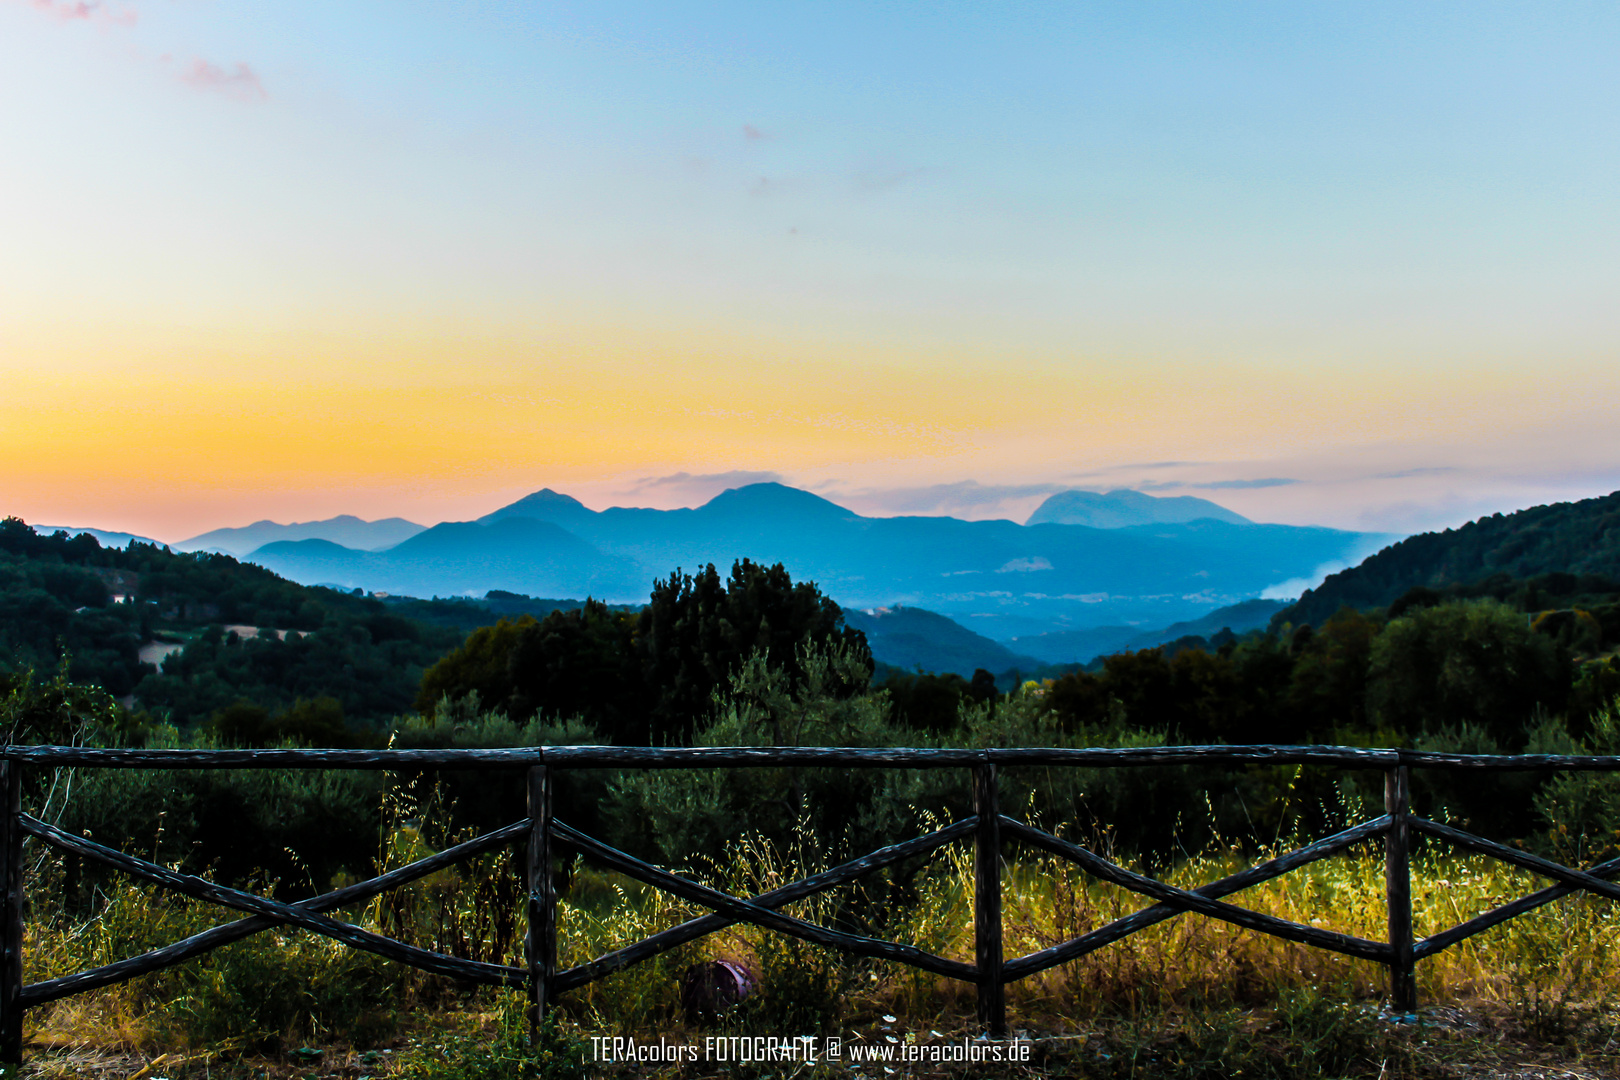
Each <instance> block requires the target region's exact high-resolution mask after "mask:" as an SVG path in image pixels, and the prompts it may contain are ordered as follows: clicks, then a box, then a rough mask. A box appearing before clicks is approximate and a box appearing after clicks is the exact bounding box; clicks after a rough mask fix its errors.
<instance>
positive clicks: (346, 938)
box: [17, 814, 526, 986]
mask: <svg viewBox="0 0 1620 1080" xmlns="http://www.w3.org/2000/svg"><path fill="white" fill-rule="evenodd" d="M17 821H18V822H19V823H20V824H21V826H22V829H23V831H25V832H27V833H29V834H31V835H33V836H37V837H39V838H40V839H41V840H44V841H46V842H47V843H49V844H51V845H53V846H54V847H59V848H62V849H63V850H65V851H72V852H76V853H77V854H79V855H81V856H82V857H84V858H86V859H89V860H90V861H92V862H98V863H101V864H102V865H103V866H110V867H112V868H113V869H115V870H122V871H123V872H124V873H126V874H129V875H131V876H132V877H137V878H140V879H141V880H143V881H150V882H152V883H153V884H155V885H161V886H162V887H164V888H165V889H172V890H173V891H175V892H178V893H182V894H184V895H186V896H191V897H195V898H196V899H198V900H206V901H208V902H209V903H212V904H219V905H221V906H223V907H230V908H236V909H237V910H238V911H246V912H251V913H252V914H254V915H267V916H270V917H272V918H275V919H277V920H279V921H281V922H284V923H289V924H291V925H293V926H297V927H299V928H300V929H303V930H310V931H313V932H315V933H317V934H322V935H324V936H326V937H329V938H333V939H335V940H337V941H341V942H343V944H345V945H349V946H352V947H353V948H356V949H363V950H365V951H366V952H370V953H376V954H377V955H378V956H382V957H385V958H387V959H389V960H397V961H398V962H400V963H402V964H409V965H410V966H412V967H417V968H421V969H422V970H424V971H431V972H433V973H434V974H436V975H448V976H450V977H451V978H454V979H464V980H467V981H470V982H480V983H496V984H498V985H502V986H523V985H524V983H525V981H526V973H525V972H524V970H523V969H522V968H516V967H506V966H503V965H501V964H487V963H484V962H483V961H481V960H463V959H461V958H459V957H454V956H445V955H444V954H442V953H436V952H431V951H429V950H427V949H419V948H417V947H416V946H415V945H407V944H405V943H404V942H402V941H395V940H394V939H393V938H387V937H383V936H382V935H381V934H373V933H372V932H371V931H369V930H362V929H361V928H360V927H358V926H355V925H354V924H353V923H346V922H339V921H338V920H336V919H330V918H327V917H326V916H325V915H321V914H318V913H316V912H314V911H311V910H309V909H307V908H299V907H297V906H296V905H293V904H284V903H282V902H281V901H279V900H270V899H268V898H266V897H263V896H256V895H254V894H253V893H249V892H243V891H242V890H240V889H232V888H229V887H227V886H224V885H220V884H218V883H216V882H212V881H209V880H207V879H206V878H200V877H196V876H195V875H192V874H181V873H178V872H176V871H174V870H170V869H169V868H168V867H166V866H159V865H158V864H157V863H153V862H147V861H146V860H145V859H138V858H136V857H135V856H133V855H126V854H124V853H123V852H121V851H114V850H113V849H112V848H109V847H103V846H102V845H100V844H97V843H94V842H93V841H90V840H85V839H83V838H82V837H78V836H74V835H73V834H72V833H68V832H63V831H62V830H61V829H58V828H57V827H56V826H54V825H49V824H46V823H45V822H43V821H40V820H39V819H38V818H35V817H31V816H29V815H28V814H19V815H18V816H17Z"/></svg>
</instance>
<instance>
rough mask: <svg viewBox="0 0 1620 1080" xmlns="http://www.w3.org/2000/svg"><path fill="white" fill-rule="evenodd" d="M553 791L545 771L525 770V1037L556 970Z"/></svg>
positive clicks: (533, 1028) (535, 1025)
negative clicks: (527, 919) (526, 842)
mask: <svg viewBox="0 0 1620 1080" xmlns="http://www.w3.org/2000/svg"><path fill="white" fill-rule="evenodd" d="M552 796H553V791H552V784H551V776H550V772H549V770H548V769H547V768H546V766H544V765H536V766H534V767H533V768H531V769H530V770H529V850H528V859H527V860H526V878H527V885H528V889H527V890H526V891H527V893H528V903H529V930H528V935H527V937H526V939H525V941H524V945H525V950H524V951H525V953H526V955H527V958H528V966H529V970H528V983H529V986H528V990H529V1033H530V1034H531V1035H534V1034H535V1033H537V1032H538V1031H539V1030H540V1022H541V1021H542V1020H544V1019H545V1016H546V1005H547V1003H548V1002H549V1001H550V1000H551V996H552V994H553V992H554V991H553V987H552V979H553V977H554V975H555V972H556V968H557V885H556V882H555V881H554V880H553V878H552V876H551V813H552V805H553V798H552Z"/></svg>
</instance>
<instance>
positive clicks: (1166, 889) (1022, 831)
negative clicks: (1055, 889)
mask: <svg viewBox="0 0 1620 1080" xmlns="http://www.w3.org/2000/svg"><path fill="white" fill-rule="evenodd" d="M1001 831H1002V835H1004V836H1009V837H1012V838H1014V839H1018V840H1022V841H1023V842H1024V843H1026V844H1029V845H1030V846H1032V847H1038V848H1041V849H1042V850H1045V851H1050V852H1051V853H1052V854H1054V855H1061V856H1063V857H1064V858H1067V859H1070V860H1072V861H1073V862H1076V863H1078V864H1080V866H1081V867H1083V868H1084V869H1085V870H1086V871H1087V872H1088V873H1090V874H1091V875H1092V876H1094V877H1099V878H1101V879H1102V880H1104V881H1107V882H1111V883H1112V884H1115V885H1120V886H1123V887H1124V888H1127V889H1130V890H1131V891H1132V892H1138V893H1141V894H1143V895H1144V896H1151V897H1153V898H1154V899H1155V900H1163V901H1167V902H1175V903H1177V904H1179V905H1181V906H1182V907H1184V908H1186V909H1187V910H1189V911H1196V912H1198V913H1199V914H1200V915H1208V916H1210V917H1211V918H1215V919H1220V920H1221V921H1222V922H1229V923H1232V924H1233V925H1236V926H1241V927H1243V928H1244V929H1245V930H1257V931H1259V932H1260V933H1262V934H1270V935H1271V936H1273V937H1280V938H1283V939H1285V940H1287V941H1297V942H1299V943H1300V944H1301V945H1311V946H1314V947H1316V948H1318V949H1327V950H1329V951H1331V952H1338V953H1344V954H1346V955H1347V956H1357V957H1360V958H1361V959H1363V960H1376V961H1378V962H1379V963H1387V962H1388V959H1389V946H1388V945H1386V944H1384V943H1383V942H1381V941H1368V940H1367V939H1366V938H1360V937H1354V936H1352V935H1350V934H1340V933H1336V932H1334V931H1332V930H1322V929H1319V928H1317V927H1314V926H1304V925H1302V924H1300V923H1296V922H1289V921H1288V920H1287V919H1278V918H1275V917H1273V916H1271V915H1262V914H1260V913H1259V912H1256V911H1249V910H1248V909H1246V908H1240V907H1236V906H1234V905H1232V904H1223V903H1221V902H1220V901H1219V900H1211V899H1209V898H1208V897H1205V896H1200V895H1198V894H1197V893H1196V892H1188V891H1187V890H1185V889H1178V888H1176V887H1175V886H1174V885H1166V884H1165V883H1164V882H1162V881H1155V880H1154V879H1153V878H1150V877H1143V876H1142V875H1141V874H1136V873H1132V872H1131V871H1129V870H1127V869H1125V868H1124V867H1123V866H1118V865H1116V864H1114V863H1111V862H1109V861H1108V860H1107V859H1105V858H1103V857H1102V856H1101V855H1098V854H1096V853H1094V852H1091V851H1087V850H1086V849H1085V848H1083V847H1081V846H1080V845H1078V844H1071V843H1069V841H1067V840H1062V839H1059V838H1058V837H1056V836H1053V835H1052V834H1051V833H1048V832H1042V831H1041V830H1040V829H1034V828H1031V827H1030V826H1028V825H1025V824H1024V823H1023V822H1020V821H1014V820H1013V819H1012V818H1009V817H1006V816H1003V817H1002V819H1001Z"/></svg>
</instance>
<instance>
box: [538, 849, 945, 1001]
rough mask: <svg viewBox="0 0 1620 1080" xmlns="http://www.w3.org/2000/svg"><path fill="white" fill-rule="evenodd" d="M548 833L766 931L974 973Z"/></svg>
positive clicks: (635, 875) (934, 968) (650, 882)
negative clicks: (788, 913)
mask: <svg viewBox="0 0 1620 1080" xmlns="http://www.w3.org/2000/svg"><path fill="white" fill-rule="evenodd" d="M552 829H553V831H554V833H555V834H556V835H557V836H558V837H560V838H562V839H564V840H567V841H568V842H569V843H571V844H573V845H575V846H576V847H578V848H579V849H580V851H582V852H584V853H585V854H586V855H589V856H590V857H592V858H594V859H596V860H597V861H598V862H600V863H602V864H603V865H605V866H608V867H611V868H612V869H614V870H617V871H619V873H621V874H624V875H626V876H627V877H632V878H635V879H636V880H637V881H641V882H645V883H646V884H648V885H652V886H654V887H655V888H659V889H663V890H664V891H665V892H667V893H671V894H672V895H675V896H679V897H680V898H681V899H683V900H690V901H692V902H693V903H695V904H702V905H703V906H704V907H706V908H712V909H713V910H715V911H718V912H722V913H724V914H726V915H729V916H731V917H732V918H734V919H736V920H737V921H739V922H747V923H753V924H754V925H755V926H762V927H764V928H765V929H767V930H775V931H776V932H777V933H780V934H787V935H789V936H791V937H796V938H800V939H802V940H804V941H808V942H811V943H813V944H816V945H825V946H826V947H828V948H830V949H839V950H841V951H843V952H849V953H854V954H856V955H857V956H872V957H877V958H879V959H882V960H898V961H900V962H901V963H902V964H910V965H911V966H912V967H916V968H922V969H923V970H924V971H931V972H933V973H934V974H936V975H944V976H946V977H948V978H952V979H961V980H962V981H964V982H972V981H973V980H974V976H975V972H974V968H973V966H972V965H971V964H964V963H962V962H960V961H958V960H947V959H945V958H944V957H943V956H935V955H934V954H933V953H930V952H924V951H923V950H922V949H919V948H916V947H915V946H912V945H901V944H899V943H898V942H893V941H879V940H878V939H876V938H869V937H861V936H860V935H857V934H846V933H844V932H843V931H840V930H828V929H827V928H826V927H822V926H817V925H815V924H814V923H809V922H805V921H804V920H803V919H795V918H793V917H792V916H790V915H783V914H782V913H780V912H777V911H772V910H771V909H770V908H767V907H761V906H760V905H759V904H754V903H750V902H749V901H747V900H741V899H738V898H737V897H735V896H731V895H729V894H727V893H723V892H720V891H718V890H716V889H711V888H709V887H708V886H706V885H699V884H698V883H697V882H695V881H690V880H688V879H686V878H683V877H677V876H676V875H674V874H671V873H669V872H668V871H665V870H660V869H658V867H656V866H653V865H652V864H650V863H645V862H642V861H641V860H640V859H637V858H635V857H634V856H631V855H626V854H625V853H624V852H622V851H619V850H618V849H617V848H613V847H609V846H608V845H607V844H604V843H602V841H600V840H598V839H596V838H595V837H594V836H587V835H586V834H584V833H582V832H580V831H579V830H578V829H574V828H572V827H570V826H568V825H566V824H564V823H563V822H561V821H558V820H556V819H553V823H552Z"/></svg>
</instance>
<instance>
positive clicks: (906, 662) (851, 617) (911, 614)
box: [844, 607, 1041, 679]
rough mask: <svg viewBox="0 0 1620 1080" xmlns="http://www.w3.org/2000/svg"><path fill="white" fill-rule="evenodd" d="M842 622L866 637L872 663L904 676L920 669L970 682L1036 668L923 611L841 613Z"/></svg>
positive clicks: (1033, 663)
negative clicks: (981, 674) (977, 675)
mask: <svg viewBox="0 0 1620 1080" xmlns="http://www.w3.org/2000/svg"><path fill="white" fill-rule="evenodd" d="M844 622H845V623H846V624H848V625H849V626H853V627H854V628H855V629H857V630H859V631H861V632H862V633H864V634H865V635H866V643H867V644H868V645H870V646H871V648H872V658H873V659H874V660H877V661H879V662H881V663H884V664H889V665H891V666H893V667H897V668H900V669H902V670H905V671H912V670H915V669H917V668H921V669H922V670H923V671H928V672H932V673H934V674H939V675H943V674H945V673H946V672H955V673H956V674H958V675H960V676H962V677H963V678H964V679H971V678H972V677H973V672H974V671H975V670H977V669H978V668H984V669H985V670H986V671H988V672H990V673H991V674H992V675H1000V674H1002V673H1003V672H1006V671H1010V670H1012V669H1014V668H1022V669H1024V670H1026V671H1027V670H1030V669H1033V668H1038V667H1040V666H1041V665H1040V661H1038V660H1036V659H1034V658H1032V657H1029V656H1021V655H1019V654H1018V653H1015V652H1013V651H1012V650H1011V649H1009V648H1007V646H1005V645H1003V644H1001V643H1000V642H998V641H992V640H991V639H989V638H987V637H985V636H984V635H983V634H975V633H974V632H973V631H971V630H969V629H968V628H967V627H965V626H962V625H961V624H960V623H956V622H953V621H951V620H950V619H947V618H946V617H945V616H943V615H940V614H938V613H936V612H932V611H924V610H923V609H922V608H910V607H894V608H878V609H876V610H874V611H859V610H856V609H854V608H845V609H844Z"/></svg>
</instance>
